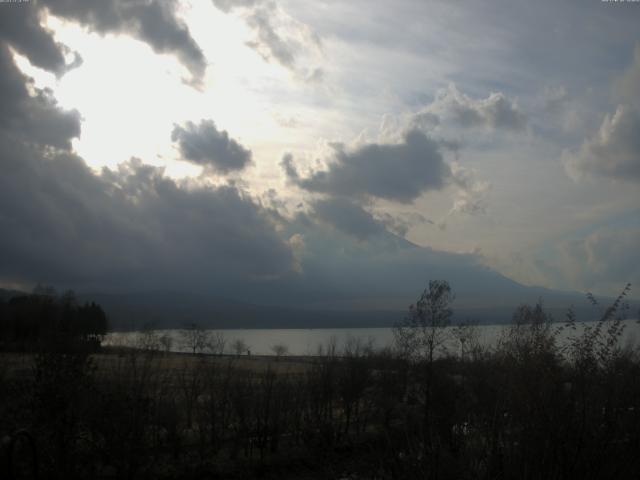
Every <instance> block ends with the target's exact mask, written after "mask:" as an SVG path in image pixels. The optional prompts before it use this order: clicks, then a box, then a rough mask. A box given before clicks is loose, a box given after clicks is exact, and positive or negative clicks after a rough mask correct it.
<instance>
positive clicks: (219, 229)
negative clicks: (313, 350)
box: [0, 47, 295, 292]
mask: <svg viewBox="0 0 640 480" xmlns="http://www.w3.org/2000/svg"><path fill="white" fill-rule="evenodd" d="M20 81H21V82H22V85H21V86H20ZM27 81H28V80H27V78H26V77H24V75H22V74H21V73H20V72H19V71H18V70H17V67H16V66H15V64H14V63H13V62H12V61H11V58H10V55H9V52H8V50H7V48H6V47H2V50H0V82H2V85H1V88H0V92H2V94H3V95H4V96H5V97H6V98H3V99H2V100H3V101H2V103H0V105H1V108H2V109H3V110H4V112H3V115H2V117H1V119H2V120H1V121H0V171H2V175H0V231H2V235H1V236H0V281H7V282H14V283H15V282H18V283H23V284H29V283H35V282H38V281H42V282H49V283H55V284H62V285H67V286H70V287H76V288H81V289H83V290H85V291H86V290H91V289H118V288H120V289H125V290H126V289H134V290H135V289H154V288H182V289H185V290H187V289H192V288H193V289H199V290H200V291H212V290H216V291H218V292H225V291H226V292H230V291H231V290H233V289H234V288H238V285H240V284H241V285H244V286H246V285H248V284H250V283H251V282H264V281H270V280H269V279H273V278H277V277H278V276H281V275H287V274H290V273H291V272H292V269H293V268H294V267H295V261H294V258H293V254H292V251H291V247H290V245H289V243H287V241H286V240H284V239H283V238H282V237H281V236H280V235H279V233H278V232H277V229H276V222H277V221H278V219H277V218H276V217H274V216H273V215H272V214H271V213H270V212H269V211H268V210H266V209H264V208H262V207H261V206H260V205H258V204H257V203H256V202H255V201H254V200H253V199H252V198H251V197H250V196H249V195H248V194H247V193H246V192H244V191H242V190H241V189H239V188H237V187H234V186H222V187H212V186H209V185H207V184H206V183H198V182H197V181H193V180H191V181H188V182H187V181H184V182H178V181H175V180H172V179H170V178H168V177H166V176H165V175H164V171H163V169H162V168H158V167H153V166H149V165H144V164H143V163H142V162H141V161H139V160H135V159H133V160H131V161H129V162H127V163H125V164H122V165H120V167H119V168H118V169H116V170H109V169H103V170H102V172H101V173H100V174H99V175H96V174H95V173H94V172H93V171H92V170H91V169H90V168H89V167H88V166H87V165H86V163H85V162H84V160H83V159H82V158H80V157H78V156H77V155H75V154H74V153H72V152H71V150H70V144H69V141H70V138H72V137H73V136H75V135H77V133H78V132H79V120H78V118H77V116H76V115H73V114H72V113H70V112H65V111H63V110H60V109H59V108H58V107H57V106H56V105H55V104H54V103H53V101H52V100H50V99H49V98H47V97H46V95H45V94H44V93H42V92H39V91H36V92H37V94H36V95H35V96H29V95H28V94H27V93H26V87H25V83H26V82H27ZM7 111H10V112H11V113H12V115H11V116H8V117H7V116H5V115H4V113H5V112H7ZM64 122H68V123H69V125H67V126H66V127H61V126H60V123H64ZM225 289H226V290H225Z"/></svg>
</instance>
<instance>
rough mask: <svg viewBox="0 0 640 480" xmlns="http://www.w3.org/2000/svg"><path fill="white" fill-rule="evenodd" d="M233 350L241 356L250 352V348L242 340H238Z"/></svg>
mask: <svg viewBox="0 0 640 480" xmlns="http://www.w3.org/2000/svg"><path fill="white" fill-rule="evenodd" d="M231 349H232V350H233V351H234V353H235V354H236V355H238V356H240V355H242V354H243V353H244V352H246V351H248V349H249V346H248V345H247V343H246V342H245V341H244V340H243V339H242V338H236V339H235V340H234V341H233V343H232V344H231Z"/></svg>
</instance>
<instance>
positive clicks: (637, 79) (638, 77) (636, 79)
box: [613, 44, 640, 109]
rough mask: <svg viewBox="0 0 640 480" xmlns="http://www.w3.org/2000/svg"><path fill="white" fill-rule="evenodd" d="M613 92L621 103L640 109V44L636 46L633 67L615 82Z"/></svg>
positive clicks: (630, 66)
mask: <svg viewBox="0 0 640 480" xmlns="http://www.w3.org/2000/svg"><path fill="white" fill-rule="evenodd" d="M613 90H614V93H615V94H616V96H617V98H618V99H619V100H620V101H621V102H623V103H628V104H631V105H633V106H634V107H635V108H638V109H640V44H637V45H636V48H635V50H634V52H633V61H632V62H631V65H629V67H628V68H627V69H626V70H625V71H624V72H623V73H622V75H621V76H620V77H619V78H618V79H616V81H615V82H614V85H613Z"/></svg>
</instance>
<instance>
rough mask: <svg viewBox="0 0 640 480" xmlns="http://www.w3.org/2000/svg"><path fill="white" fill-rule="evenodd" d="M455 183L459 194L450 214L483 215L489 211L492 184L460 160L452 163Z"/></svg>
mask: <svg viewBox="0 0 640 480" xmlns="http://www.w3.org/2000/svg"><path fill="white" fill-rule="evenodd" d="M451 175H452V178H453V183H454V184H455V185H456V186H458V192H457V196H456V198H455V200H454V202H453V206H452V207H451V210H450V211H449V215H455V214H466V215H483V214H485V213H486V211H487V195H488V193H489V191H490V190H491V184H490V183H489V182H487V181H485V180H480V179H478V178H477V175H476V173H475V171H473V170H470V169H468V168H465V167H463V166H462V165H460V164H459V163H458V162H453V163H451Z"/></svg>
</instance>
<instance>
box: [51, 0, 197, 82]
mask: <svg viewBox="0 0 640 480" xmlns="http://www.w3.org/2000/svg"><path fill="white" fill-rule="evenodd" d="M40 4H41V5H44V6H46V7H47V8H48V9H49V11H50V12H51V13H52V14H54V15H56V16H60V17H63V18H66V19H70V20H74V21H77V22H79V23H81V24H82V25H85V26H87V27H88V28H89V29H90V30H92V31H95V32H98V33H100V34H106V33H111V32H115V33H127V34H129V35H132V36H133V37H136V38H139V39H140V40H142V41H144V42H146V43H148V44H149V45H150V46H151V48H153V50H154V51H155V52H156V53H171V54H174V55H176V56H177V57H178V58H179V59H180V61H181V62H182V63H183V64H184V65H185V66H186V67H187V68H188V69H189V71H190V72H191V74H192V76H193V77H194V81H196V82H198V81H199V80H201V79H202V77H203V75H204V71H205V69H206V60H205V58H204V54H203V53H202V50H201V49H200V47H199V46H198V45H197V43H196V42H195V40H194V39H193V38H192V37H191V34H190V33H189V29H188V27H187V26H186V25H185V24H184V22H182V21H181V20H180V19H178V17H177V16H176V2H175V0H164V1H161V0H41V2H40Z"/></svg>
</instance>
